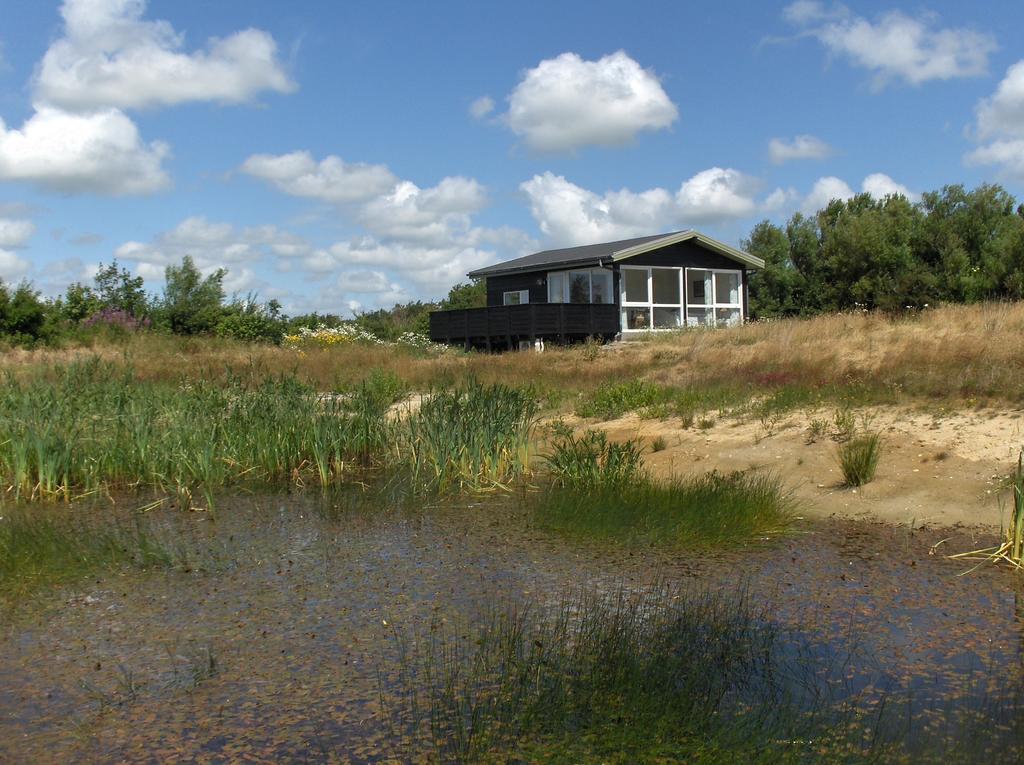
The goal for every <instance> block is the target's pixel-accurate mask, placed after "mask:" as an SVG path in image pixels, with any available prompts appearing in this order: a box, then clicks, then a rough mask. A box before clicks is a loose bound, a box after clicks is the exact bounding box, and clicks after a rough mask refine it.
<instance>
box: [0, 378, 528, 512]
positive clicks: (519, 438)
mask: <svg viewBox="0 0 1024 765" xmlns="http://www.w3.org/2000/svg"><path fill="white" fill-rule="evenodd" d="M51 377H52V379H46V378H45V377H43V378H40V379H36V380H30V381H16V380H14V379H13V378H9V379H8V380H6V384H5V385H3V386H2V387H0V434H2V435H0V480H2V482H3V490H2V491H3V493H5V494H6V495H7V496H11V497H14V498H15V499H28V500H35V499H60V500H65V501H70V500H72V499H75V498H79V497H82V496H86V495H91V494H102V493H107V492H111V491H124V490H129V491H131V490H147V491H157V492H167V493H170V494H173V495H175V496H177V497H179V498H180V499H181V500H182V502H183V503H184V502H189V503H191V502H193V500H194V498H198V497H203V498H204V499H205V501H206V504H207V505H212V504H213V498H214V494H215V493H216V491H217V490H219V489H223V488H226V487H239V486H245V487H253V486H261V485H262V486H273V487H281V486H288V485H299V486H304V485H319V486H324V487H327V486H331V485H333V484H336V483H339V482H345V481H351V480H357V479H358V478H359V476H360V474H361V473H362V472H364V471H365V470H366V469H367V468H373V467H379V468H388V469H403V470H406V471H407V472H408V473H410V474H411V475H412V476H413V477H414V479H415V481H414V484H415V485H417V486H421V487H422V488H426V489H429V490H439V491H447V490H460V489H465V488H470V489H477V488H483V487H486V486H488V485H494V484H498V483H505V482H508V481H510V480H512V479H513V478H514V477H516V476H517V475H519V474H520V473H521V472H523V471H524V470H526V467H527V456H528V455H527V454H526V443H527V441H528V436H529V432H530V428H531V426H532V423H533V417H534V415H535V412H536V406H537V402H536V396H535V395H534V394H533V393H532V392H530V391H528V390H522V389H518V388H511V387H507V386H502V385H490V386H488V385H482V384H478V383H475V382H472V381H471V382H469V383H466V384H463V385H462V386H461V387H458V388H455V389H451V390H438V391H436V392H435V393H434V394H433V395H432V396H431V397H429V398H428V400H427V401H426V402H425V403H424V405H423V406H422V407H421V409H420V410H419V411H418V412H415V413H413V414H411V415H408V416H404V417H403V416H392V415H389V413H388V409H389V407H391V405H392V404H394V403H395V401H396V400H398V399H400V398H401V397H402V396H403V395H404V393H405V389H404V386H402V385H401V383H400V382H399V381H398V379H397V378H396V377H395V376H394V375H389V374H385V373H382V372H376V373H371V374H369V375H368V376H366V378H365V379H364V380H363V381H362V382H360V383H359V384H357V385H355V386H353V387H351V388H349V389H347V390H345V391H344V392H342V393H339V394H332V395H329V396H322V395H318V394H317V393H316V392H315V391H314V390H313V389H311V388H309V387H308V386H306V385H303V384H301V383H300V382H298V380H297V379H296V378H295V377H292V376H287V375H283V376H278V377H273V376H266V375H265V374H263V373H262V372H261V371H260V370H252V371H251V374H248V375H239V374H234V375H228V376H227V378H226V379H224V380H217V379H212V378H201V379H198V380H190V381H182V382H181V383H179V384H177V385H169V384H166V383H144V382H138V381H137V380H136V379H134V375H133V374H132V372H131V370H130V369H126V368H125V367H115V366H112V365H109V364H104V363H101V362H98V361H91V362H87V363H84V364H72V365H69V366H67V367H66V368H64V369H62V370H60V371H59V372H58V371H54V372H53V373H52V375H51Z"/></svg>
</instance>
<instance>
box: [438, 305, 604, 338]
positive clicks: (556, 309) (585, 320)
mask: <svg viewBox="0 0 1024 765" xmlns="http://www.w3.org/2000/svg"><path fill="white" fill-rule="evenodd" d="M618 332H619V309H618V308H617V307H616V306H614V305H608V304H593V303H529V304H527V305H497V306H487V307H486V308H462V309H456V310H452V311H434V312H433V313H431V314H430V339H431V340H433V341H434V342H438V343H454V344H459V345H467V346H468V345H483V346H486V347H488V348H490V347H492V346H494V345H498V346H507V347H510V348H512V347H515V344H517V343H518V342H519V341H521V340H536V339H543V340H552V341H555V342H564V341H569V340H572V339H578V338H584V337H588V336H599V335H601V336H611V335H615V334H617V333H618Z"/></svg>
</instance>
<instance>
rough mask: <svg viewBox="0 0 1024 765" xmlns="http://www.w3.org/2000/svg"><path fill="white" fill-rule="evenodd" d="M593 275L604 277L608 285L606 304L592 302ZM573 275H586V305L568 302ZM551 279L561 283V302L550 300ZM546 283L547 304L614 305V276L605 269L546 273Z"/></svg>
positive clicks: (575, 269)
mask: <svg viewBox="0 0 1024 765" xmlns="http://www.w3.org/2000/svg"><path fill="white" fill-rule="evenodd" d="M595 273H599V274H604V275H606V278H607V285H608V302H606V303H595V302H594V274H595ZM573 274H586V275H587V297H588V298H589V300H588V301H587V302H586V303H572V301H571V300H570V298H571V292H572V277H573ZM552 277H557V278H558V279H559V280H560V281H561V283H562V295H561V298H562V299H561V300H552V290H551V286H552V285H551V282H552ZM546 281H547V291H548V303H554V304H558V303H572V304H573V305H615V275H614V272H613V271H611V270H609V269H607V268H599V267H595V268H567V269H565V270H564V271H548V273H547V277H546Z"/></svg>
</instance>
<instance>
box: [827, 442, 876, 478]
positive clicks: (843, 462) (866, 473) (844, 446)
mask: <svg viewBox="0 0 1024 765" xmlns="http://www.w3.org/2000/svg"><path fill="white" fill-rule="evenodd" d="M836 454H837V458H838V460H839V467H840V469H841V470H842V471H843V483H844V485H846V486H851V487H857V486H863V485H864V484H866V483H870V482H871V481H873V480H874V478H875V471H876V470H877V469H878V460H879V457H881V454H882V437H881V436H880V435H879V434H878V433H861V434H859V435H852V436H850V438H849V440H847V441H844V442H842V443H840V444H839V445H838V447H837V450H836Z"/></svg>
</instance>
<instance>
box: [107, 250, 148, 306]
mask: <svg viewBox="0 0 1024 765" xmlns="http://www.w3.org/2000/svg"><path fill="white" fill-rule="evenodd" d="M95 282H96V289H95V297H96V300H97V301H98V303H99V309H100V310H102V309H114V310H117V311H124V312H125V313H128V314H131V315H132V316H134V317H135V318H137V319H141V318H142V317H144V316H146V315H147V314H148V313H149V299H148V298H147V297H146V291H145V290H144V289H143V281H142V277H141V276H132V274H131V271H129V270H128V269H127V268H122V267H119V266H118V264H117V260H114V261H113V262H111V264H110V265H109V266H104V265H103V264H102V263H101V264H100V267H99V270H98V271H97V272H96V276H95Z"/></svg>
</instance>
